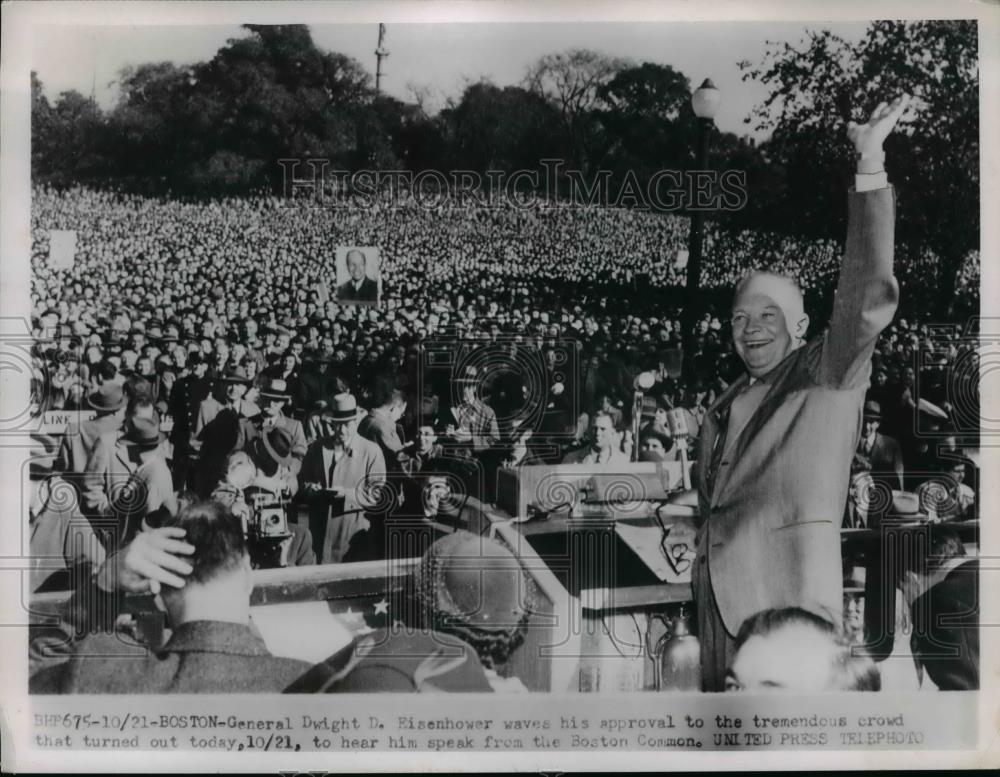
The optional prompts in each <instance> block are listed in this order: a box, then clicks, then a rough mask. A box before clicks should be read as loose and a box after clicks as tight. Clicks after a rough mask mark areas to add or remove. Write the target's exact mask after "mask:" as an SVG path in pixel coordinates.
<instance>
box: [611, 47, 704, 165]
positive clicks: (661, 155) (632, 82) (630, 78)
mask: <svg viewBox="0 0 1000 777" xmlns="http://www.w3.org/2000/svg"><path fill="white" fill-rule="evenodd" d="M597 97H598V100H599V103H598V107H596V108H595V109H594V113H595V115H596V117H597V118H598V120H599V121H600V124H601V126H602V127H603V129H604V133H603V134H604V141H605V144H604V149H603V153H602V157H603V162H602V164H604V165H605V166H608V167H611V168H612V169H615V170H617V171H619V172H620V173H621V172H625V171H631V172H632V173H633V174H634V175H635V176H637V177H638V179H639V180H640V181H645V180H646V179H647V178H648V177H649V176H650V175H651V174H652V173H653V172H655V171H656V170H659V169H673V170H684V169H687V168H689V167H693V163H694V151H695V138H696V134H697V123H696V120H695V116H694V112H693V111H692V109H691V84H690V82H689V81H688V79H687V77H686V76H685V75H683V74H682V73H678V72H677V71H676V70H674V69H673V68H671V67H670V66H668V65H657V64H653V63H650V62H644V63H642V64H641V65H639V66H638V67H628V68H625V69H623V70H620V71H619V72H618V73H617V74H616V75H615V77H614V78H612V79H611V80H610V81H608V82H607V83H606V84H603V85H602V86H600V87H599V88H598V90H597Z"/></svg>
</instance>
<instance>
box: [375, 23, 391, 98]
mask: <svg viewBox="0 0 1000 777" xmlns="http://www.w3.org/2000/svg"><path fill="white" fill-rule="evenodd" d="M388 56H389V49H387V48H386V47H385V25H384V24H380V25H379V26H378V48H376V49H375V93H376V94H381V92H382V60H383V59H385V58H386V57H388Z"/></svg>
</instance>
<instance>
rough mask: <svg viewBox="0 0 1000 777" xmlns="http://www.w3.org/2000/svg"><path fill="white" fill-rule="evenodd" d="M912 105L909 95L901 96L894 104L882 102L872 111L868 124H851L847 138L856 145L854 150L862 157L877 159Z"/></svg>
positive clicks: (848, 127)
mask: <svg viewBox="0 0 1000 777" xmlns="http://www.w3.org/2000/svg"><path fill="white" fill-rule="evenodd" d="M909 104H910V96H909V95H908V94H904V95H900V96H899V97H897V98H896V99H895V100H893V101H892V103H891V104H890V103H886V102H881V103H879V104H878V107H876V108H875V110H874V111H872V115H871V118H869V119H868V123H867V124H857V123H856V122H853V121H852V122H849V123H848V125H847V137H848V138H849V139H850V141H851V143H853V144H854V149H855V151H857V152H858V153H859V154H860V155H861V156H862V157H877V156H880V155H881V154H882V144H883V143H884V142H885V139H886V138H887V137H888V136H889V133H890V132H892V129H893V127H895V126H896V122H898V121H899V117H900V116H902V115H903V112H904V111H905V110H906V108H907V106H908V105H909Z"/></svg>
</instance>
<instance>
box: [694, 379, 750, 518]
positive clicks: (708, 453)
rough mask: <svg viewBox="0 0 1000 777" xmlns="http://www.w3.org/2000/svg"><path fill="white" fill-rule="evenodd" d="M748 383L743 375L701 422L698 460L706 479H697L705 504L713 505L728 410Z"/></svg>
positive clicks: (724, 443)
mask: <svg viewBox="0 0 1000 777" xmlns="http://www.w3.org/2000/svg"><path fill="white" fill-rule="evenodd" d="M748 382H749V376H748V375H747V374H746V373H744V374H743V375H741V376H740V377H739V378H737V379H736V380H735V381H733V383H732V385H731V386H729V388H727V389H726V390H725V391H723V392H722V395H721V396H720V397H719V398H718V399H717V400H716V401H715V404H713V405H712V407H710V408H709V409H708V412H707V413H705V419H704V421H702V434H704V435H705V443H704V446H703V447H702V449H701V450H700V451H699V458H703V459H704V461H706V462H707V463H708V464H707V473H706V474H707V477H702V478H699V489H702V490H703V494H702V495H703V497H704V501H705V503H706V504H713V499H712V497H713V496H714V494H715V493H716V491H717V489H718V485H719V484H718V483H717V478H718V475H719V461H720V457H721V453H722V449H723V448H724V447H725V445H726V427H727V426H728V425H729V408H730V406H731V405H732V403H733V400H734V399H735V398H736V396H737V395H738V394H739V393H740V392H741V391H743V389H744V388H745V387H746V385H747V383H748Z"/></svg>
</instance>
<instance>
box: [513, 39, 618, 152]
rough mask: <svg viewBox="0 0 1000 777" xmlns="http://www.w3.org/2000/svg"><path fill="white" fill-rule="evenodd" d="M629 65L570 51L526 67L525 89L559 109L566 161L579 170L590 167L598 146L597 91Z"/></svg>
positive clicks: (598, 99) (549, 55) (598, 54)
mask: <svg viewBox="0 0 1000 777" xmlns="http://www.w3.org/2000/svg"><path fill="white" fill-rule="evenodd" d="M629 66H631V63H630V62H629V61H628V60H627V59H622V58H618V57H608V56H605V55H604V54H600V53H599V52H596V51H590V50H589V49H570V50H569V51H565V52H562V53H560V54H547V55H545V56H544V57H542V58H541V59H539V60H538V61H537V62H536V63H535V64H534V65H531V66H530V67H529V68H528V72H527V75H526V76H525V79H524V81H525V86H526V87H527V88H528V89H529V90H531V91H532V92H534V93H535V94H537V95H539V96H541V97H543V98H545V99H546V100H548V101H549V102H550V103H551V104H552V105H554V106H555V107H556V108H557V109H558V111H559V116H560V119H561V125H562V133H563V136H564V139H565V143H566V147H567V148H568V149H569V152H570V158H569V161H570V162H571V163H572V164H573V165H574V166H575V167H577V168H579V169H581V170H588V169H591V168H592V167H593V164H594V161H595V160H594V159H593V156H594V154H595V152H596V151H597V149H598V148H599V147H600V145H601V133H600V125H599V124H598V122H597V120H596V117H595V115H594V109H595V108H596V107H598V105H599V103H600V99H601V98H600V89H601V87H602V86H604V85H606V84H607V83H609V82H610V81H611V80H612V79H613V78H614V77H615V75H617V73H618V72H619V71H620V70H622V69H624V68H626V67H629Z"/></svg>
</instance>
